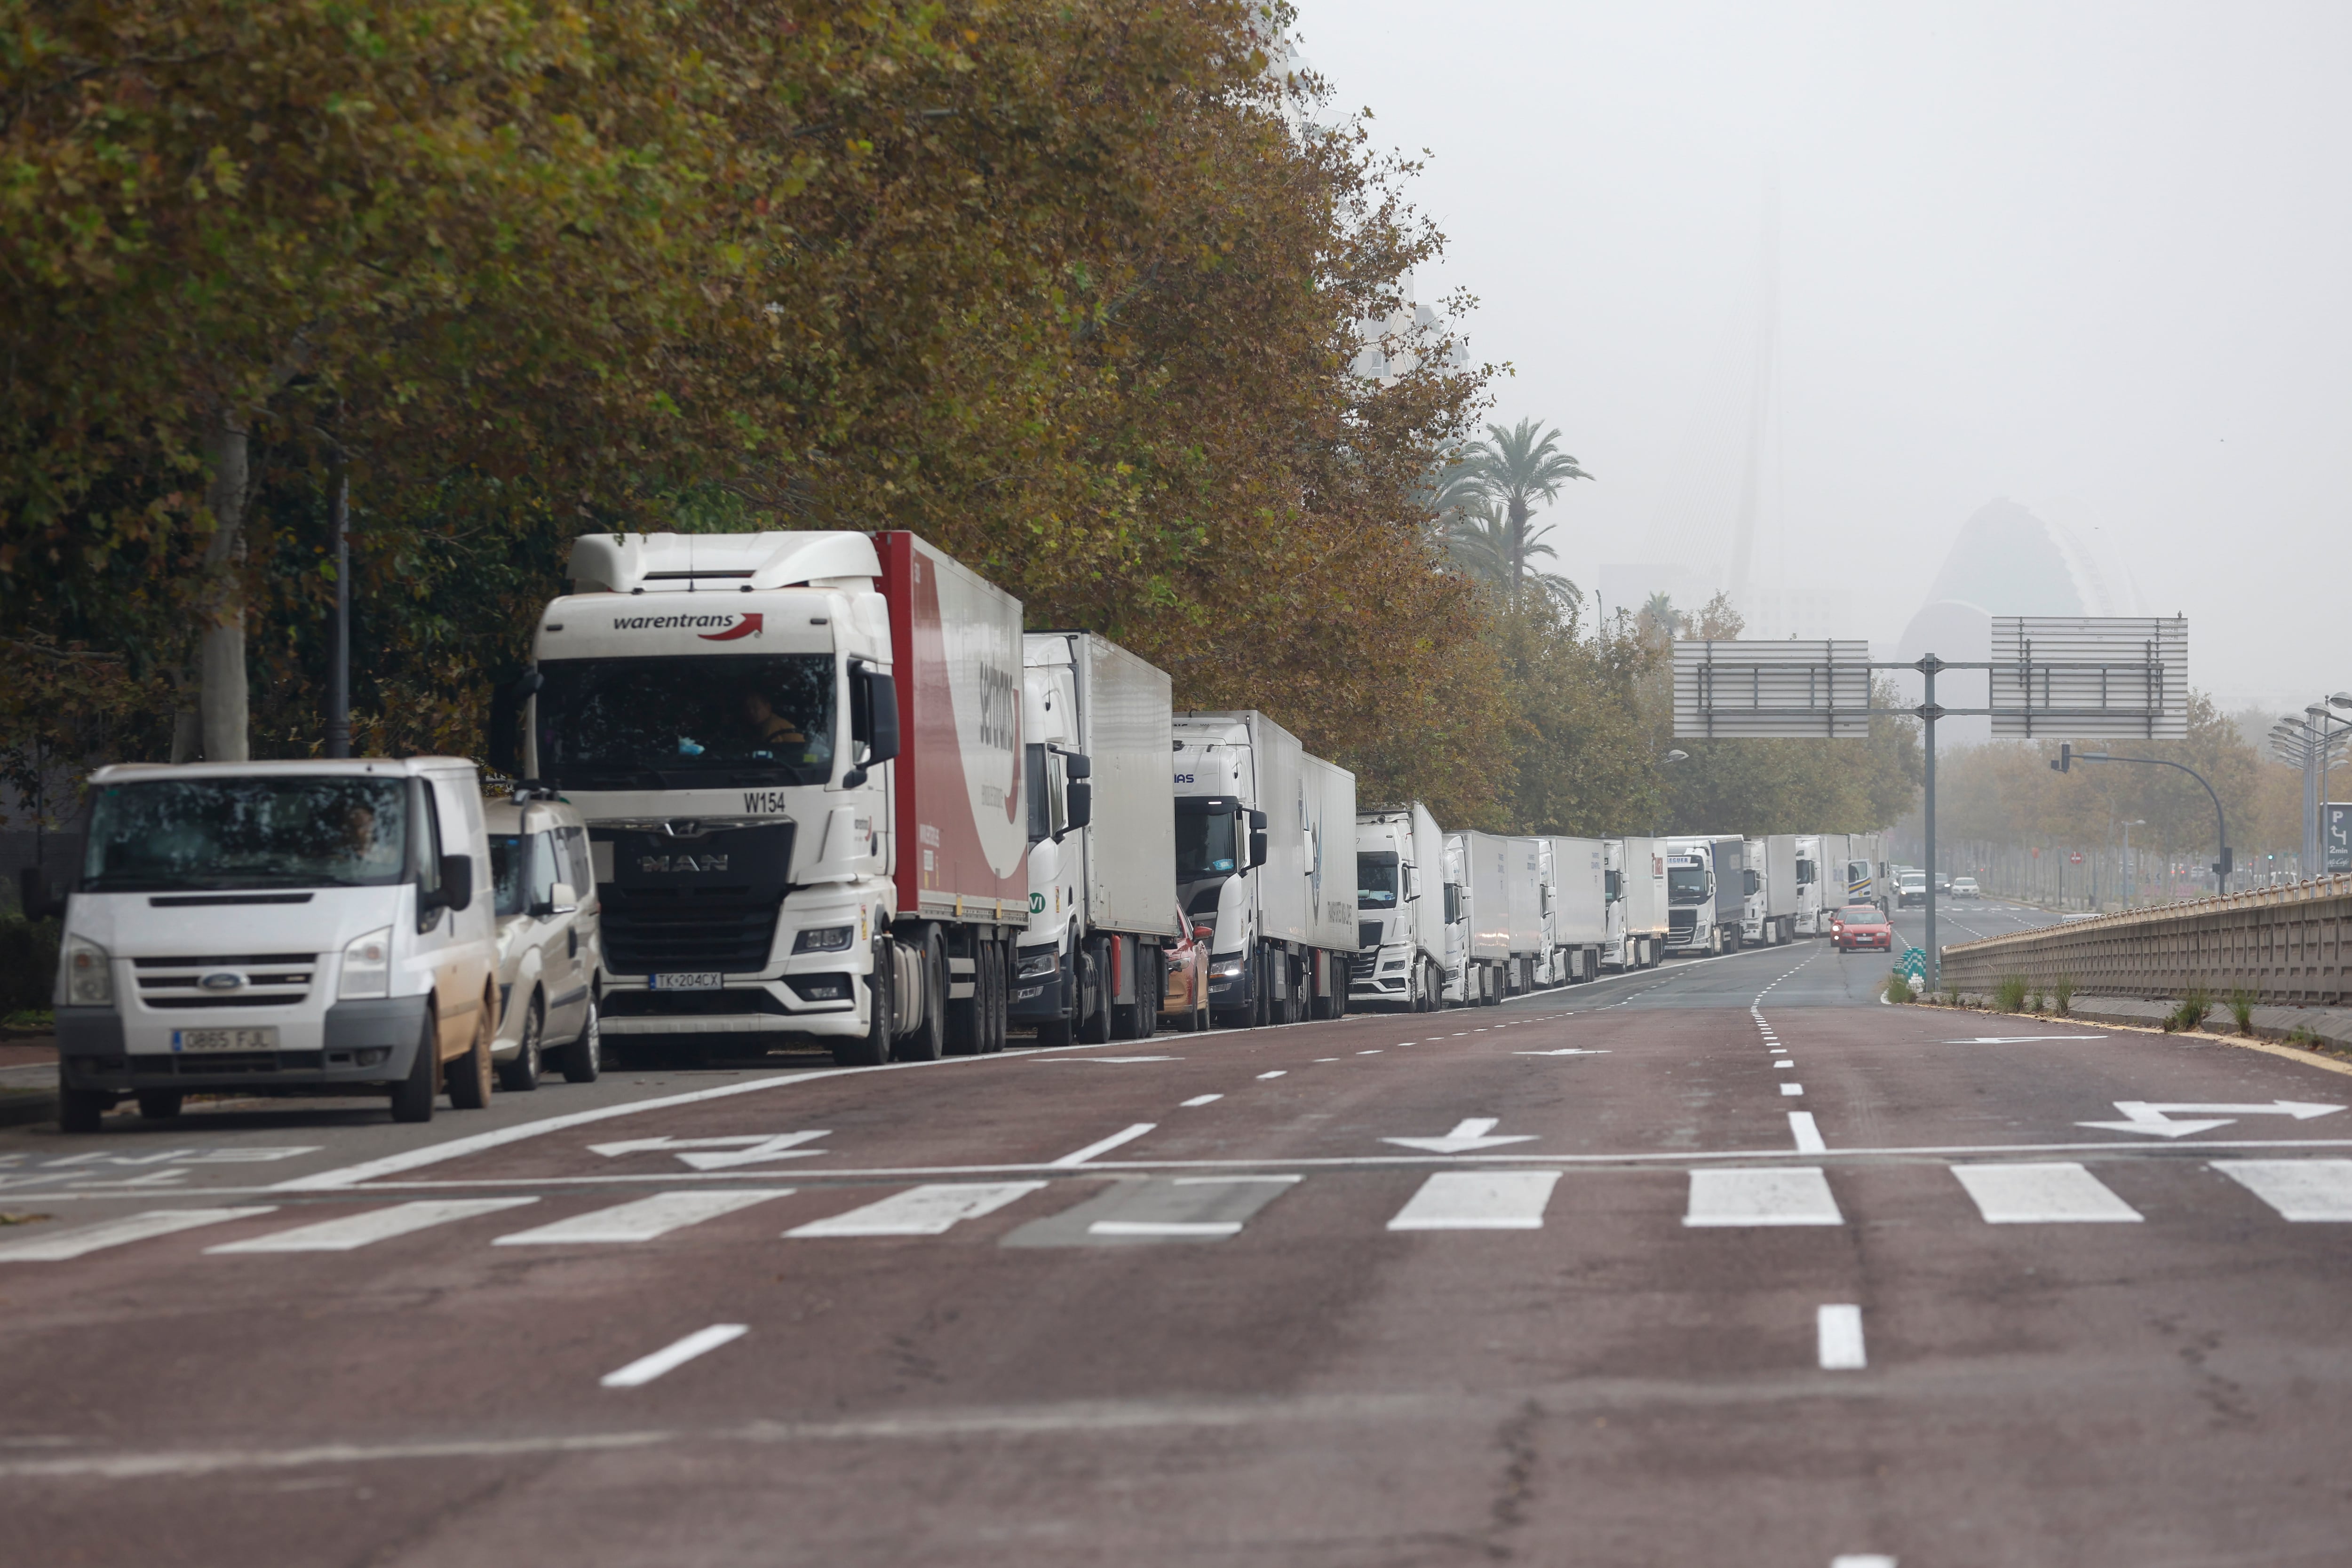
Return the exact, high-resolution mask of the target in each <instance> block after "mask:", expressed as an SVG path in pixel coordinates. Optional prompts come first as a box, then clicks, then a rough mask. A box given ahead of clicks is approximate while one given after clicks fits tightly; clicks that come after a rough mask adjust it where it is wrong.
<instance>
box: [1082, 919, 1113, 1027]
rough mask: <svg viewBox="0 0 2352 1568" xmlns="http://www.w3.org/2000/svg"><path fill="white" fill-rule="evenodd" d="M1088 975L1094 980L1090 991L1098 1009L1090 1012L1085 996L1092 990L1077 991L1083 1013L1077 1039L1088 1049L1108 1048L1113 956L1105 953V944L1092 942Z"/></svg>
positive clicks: (1089, 947)
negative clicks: (1111, 957) (1103, 1046)
mask: <svg viewBox="0 0 2352 1568" xmlns="http://www.w3.org/2000/svg"><path fill="white" fill-rule="evenodd" d="M1085 973H1086V974H1087V975H1088V976H1091V977H1093V980H1094V985H1093V987H1092V988H1091V989H1092V990H1093V992H1094V1003H1095V1005H1094V1008H1093V1009H1092V1010H1091V1011H1089V1010H1087V1006H1086V996H1087V989H1088V988H1087V987H1085V986H1083V985H1082V986H1081V987H1080V988H1079V990H1078V998H1079V1000H1078V1008H1079V1010H1080V1013H1081V1016H1080V1018H1079V1019H1078V1039H1079V1040H1080V1041H1081V1042H1083V1043H1085V1044H1087V1045H1108V1044H1109V1043H1110V1014H1111V1003H1110V988H1111V973H1110V954H1109V953H1108V950H1107V949H1106V946H1105V944H1102V943H1099V942H1090V943H1088V944H1087V964H1086V970H1085Z"/></svg>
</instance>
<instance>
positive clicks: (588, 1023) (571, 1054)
mask: <svg viewBox="0 0 2352 1568" xmlns="http://www.w3.org/2000/svg"><path fill="white" fill-rule="evenodd" d="M603 1011H604V1009H601V1008H599V1007H598V1006H597V1005H596V998H595V997H594V995H593V994H591V995H590V997H589V998H588V1016H587V1017H586V1018H584V1019H581V1020H580V1038H579V1039H577V1040H573V1041H572V1043H571V1044H570V1045H567V1046H564V1047H563V1048H562V1049H561V1050H559V1051H556V1053H555V1065H556V1066H557V1067H558V1068H560V1069H562V1072H563V1082H566V1083H593V1082H596V1071H597V1069H598V1068H600V1067H601V1066H603V1065H604V1019H603V1017H602V1015H603Z"/></svg>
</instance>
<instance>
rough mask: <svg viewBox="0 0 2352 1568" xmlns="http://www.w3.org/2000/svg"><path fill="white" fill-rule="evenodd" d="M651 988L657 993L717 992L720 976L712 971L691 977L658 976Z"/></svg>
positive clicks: (691, 975)
mask: <svg viewBox="0 0 2352 1568" xmlns="http://www.w3.org/2000/svg"><path fill="white" fill-rule="evenodd" d="M649 988H651V989H653V990H656V991H715V990H717V989H719V976H718V975H717V974H716V973H714V972H710V971H702V972H698V973H696V974H690V975H656V976H654V977H653V978H652V980H651V982H650V985H649Z"/></svg>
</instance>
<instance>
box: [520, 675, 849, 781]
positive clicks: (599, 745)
mask: <svg viewBox="0 0 2352 1568" xmlns="http://www.w3.org/2000/svg"><path fill="white" fill-rule="evenodd" d="M540 673H541V674H542V675H544V676H545V677H546V680H547V684H546V685H544V686H542V687H541V688H540V693H539V711H538V718H537V725H538V740H539V771H540V773H541V776H542V777H544V778H545V779H548V780H550V781H551V782H553V781H555V780H559V779H560V780H562V782H564V783H567V784H571V785H572V786H573V787H575V788H578V789H646V788H653V789H663V788H667V787H668V786H669V785H671V784H672V783H673V782H676V783H679V784H724V783H728V782H730V781H734V780H737V779H740V780H741V781H742V782H746V783H754V784H825V783H830V782H831V781H832V779H833V745H834V739H833V726H834V711H833V710H834V700H833V699H834V683H835V669H834V659H833V655H832V654H830V653H726V654H717V653H714V654H686V655H682V656H679V657H675V658H654V659H557V660H550V661H547V662H546V663H543V664H541V665H540Z"/></svg>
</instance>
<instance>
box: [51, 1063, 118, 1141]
mask: <svg viewBox="0 0 2352 1568" xmlns="http://www.w3.org/2000/svg"><path fill="white" fill-rule="evenodd" d="M64 1076H65V1071H64V1069H62V1068H60V1069H58V1077H59V1078H63V1077H64ZM113 1109H114V1096H113V1095H111V1094H110V1093H108V1092H106V1091H105V1090H103V1089H68V1088H67V1087H66V1086H65V1085H64V1084H63V1083H59V1084H58V1132H60V1133H95V1132H97V1131H98V1124H99V1119H100V1117H102V1116H104V1115H105V1114H106V1113H108V1112H109V1111H111V1110H113Z"/></svg>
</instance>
